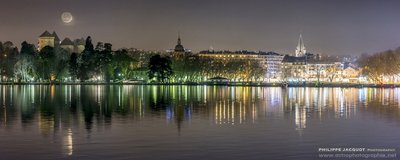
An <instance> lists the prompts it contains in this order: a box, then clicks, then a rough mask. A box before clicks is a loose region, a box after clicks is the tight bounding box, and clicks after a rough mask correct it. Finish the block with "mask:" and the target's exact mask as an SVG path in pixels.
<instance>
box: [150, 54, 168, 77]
mask: <svg viewBox="0 0 400 160" xmlns="http://www.w3.org/2000/svg"><path fill="white" fill-rule="evenodd" d="M148 68H149V71H148V76H149V79H153V78H156V80H157V81H159V82H162V83H164V82H165V80H167V79H169V77H171V76H172V75H173V71H172V68H171V60H170V59H169V57H161V56H160V55H159V54H157V55H154V56H152V57H151V58H150V62H149V66H148Z"/></svg>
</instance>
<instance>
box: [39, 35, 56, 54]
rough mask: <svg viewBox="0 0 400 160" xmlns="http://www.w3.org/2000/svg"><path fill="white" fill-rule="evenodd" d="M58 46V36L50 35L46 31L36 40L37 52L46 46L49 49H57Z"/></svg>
mask: <svg viewBox="0 0 400 160" xmlns="http://www.w3.org/2000/svg"><path fill="white" fill-rule="evenodd" d="M59 45H60V38H58V35H57V33H56V32H53V33H50V32H48V31H45V32H43V33H42V34H41V35H40V36H39V40H38V50H39V51H40V50H42V49H43V48H44V47H46V46H50V47H57V46H59Z"/></svg>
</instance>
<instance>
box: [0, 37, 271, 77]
mask: <svg viewBox="0 0 400 160" xmlns="http://www.w3.org/2000/svg"><path fill="white" fill-rule="evenodd" d="M0 53H1V57H0V69H1V73H0V74H1V82H121V81H125V80H134V81H143V82H153V81H155V82H161V83H171V82H173V83H177V82H178V83H186V82H203V81H206V80H207V79H208V78H212V77H225V78H228V79H230V80H234V81H246V82H248V81H259V80H261V79H262V78H263V76H264V73H265V69H264V68H263V67H262V66H261V64H260V63H259V62H258V61H256V60H240V59H232V60H223V59H212V58H206V57H199V56H196V55H194V54H191V53H184V54H183V55H179V56H176V55H174V53H172V54H165V53H159V52H148V51H140V50H128V49H118V50H112V44H110V43H103V42H98V43H97V44H96V45H93V43H92V39H91V37H90V36H89V37H87V39H86V43H85V49H84V50H83V52H82V53H68V52H67V51H66V50H64V49H63V48H61V47H59V46H55V47H50V46H46V47H44V48H42V49H41V50H40V51H38V50H37V49H36V48H35V45H33V44H29V43H27V42H26V41H24V42H22V44H21V49H20V50H18V48H17V47H16V46H15V45H14V44H13V43H12V42H9V41H7V42H5V43H1V42H0Z"/></svg>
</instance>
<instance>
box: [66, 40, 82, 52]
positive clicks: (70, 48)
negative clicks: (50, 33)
mask: <svg viewBox="0 0 400 160" xmlns="http://www.w3.org/2000/svg"><path fill="white" fill-rule="evenodd" d="M60 47H61V48H63V49H65V50H66V51H67V52H68V53H72V52H75V53H82V52H83V50H84V49H85V40H84V39H83V38H81V39H75V40H74V41H71V39H69V38H65V39H64V40H63V41H62V42H61V44H60Z"/></svg>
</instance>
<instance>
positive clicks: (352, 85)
mask: <svg viewBox="0 0 400 160" xmlns="http://www.w3.org/2000/svg"><path fill="white" fill-rule="evenodd" d="M0 85H150V86H151V85H158V86H204V85H206V86H238V87H240V86H242V87H282V88H286V87H288V88H292V87H315V88H332V87H335V88H336V87H338V88H398V87H400V84H358V83H321V84H319V85H316V84H315V83H305V84H300V83H295V84H288V85H287V86H284V85H283V84H282V83H213V82H203V83H118V82H111V83H106V82H55V83H50V82H0Z"/></svg>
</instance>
